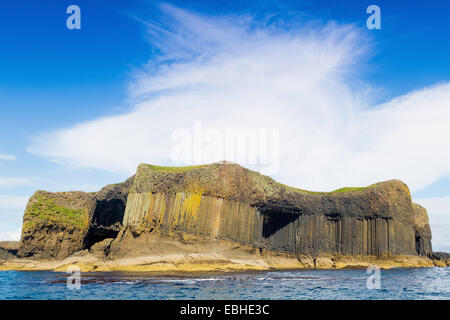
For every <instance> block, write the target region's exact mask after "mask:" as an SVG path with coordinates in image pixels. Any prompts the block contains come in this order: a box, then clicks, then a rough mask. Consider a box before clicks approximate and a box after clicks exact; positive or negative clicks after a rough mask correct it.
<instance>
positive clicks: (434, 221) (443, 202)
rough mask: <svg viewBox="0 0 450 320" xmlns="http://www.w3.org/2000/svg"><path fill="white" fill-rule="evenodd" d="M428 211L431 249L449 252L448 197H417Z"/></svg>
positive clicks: (449, 203)
mask: <svg viewBox="0 0 450 320" xmlns="http://www.w3.org/2000/svg"><path fill="white" fill-rule="evenodd" d="M416 202H417V203H420V204H421V205H423V206H424V207H425V208H427V211H428V217H429V219H430V226H431V230H432V235H433V239H432V242H433V250H434V251H444V252H450V232H449V230H450V197H445V198H429V199H417V200H416Z"/></svg>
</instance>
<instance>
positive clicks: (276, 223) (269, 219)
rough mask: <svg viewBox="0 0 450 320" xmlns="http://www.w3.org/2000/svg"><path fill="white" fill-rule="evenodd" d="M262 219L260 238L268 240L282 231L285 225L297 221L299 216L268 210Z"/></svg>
mask: <svg viewBox="0 0 450 320" xmlns="http://www.w3.org/2000/svg"><path fill="white" fill-rule="evenodd" d="M263 217H264V220H263V228H262V236H263V237H264V238H269V237H270V236H271V235H273V234H275V233H276V232H278V231H279V230H281V229H283V228H284V227H285V226H286V225H288V224H290V223H292V222H294V221H295V220H297V219H298V218H299V217H300V215H298V214H294V213H283V212H279V211H272V210H270V211H265V212H264V213H263Z"/></svg>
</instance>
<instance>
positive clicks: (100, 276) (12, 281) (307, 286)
mask: <svg viewBox="0 0 450 320" xmlns="http://www.w3.org/2000/svg"><path fill="white" fill-rule="evenodd" d="M369 276H370V275H369V274H367V272H366V270H298V271H264V272H251V273H228V274H222V275H217V274H210V275H202V276H191V277H180V276H154V275H148V274H147V275H146V274H132V273H104V272H102V273H101V272H98V273H84V274H83V273H82V274H81V286H80V289H79V290H69V289H68V288H67V277H68V274H66V273H60V272H46V271H45V272H44V271H28V272H27V271H1V272H0V299H2V300H4V299H51V300H61V299H63V300H64V299H70V300H72V299H77V300H79V299H150V300H154V299H208V300H210V299H243V300H245V299H418V300H424V299H450V268H421V269H391V270H381V278H380V279H381V282H380V284H381V288H380V289H372V290H369V289H367V285H366V282H367V278H368V277H369Z"/></svg>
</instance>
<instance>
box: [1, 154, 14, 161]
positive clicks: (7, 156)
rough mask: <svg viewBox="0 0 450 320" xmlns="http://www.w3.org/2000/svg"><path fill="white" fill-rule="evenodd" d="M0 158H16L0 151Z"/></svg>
mask: <svg viewBox="0 0 450 320" xmlns="http://www.w3.org/2000/svg"><path fill="white" fill-rule="evenodd" d="M0 160H16V157H15V156H13V155H9V154H2V153H0Z"/></svg>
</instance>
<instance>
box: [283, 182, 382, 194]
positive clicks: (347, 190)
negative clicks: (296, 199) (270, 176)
mask: <svg viewBox="0 0 450 320" xmlns="http://www.w3.org/2000/svg"><path fill="white" fill-rule="evenodd" d="M283 186H284V187H286V188H288V189H291V190H294V191H300V192H304V193H308V194H330V193H344V192H351V191H362V190H366V189H369V188H372V187H375V186H376V184H371V185H370V186H367V187H344V188H340V189H336V190H333V191H331V192H326V191H309V190H303V189H299V188H295V187H291V186H287V185H285V184H283Z"/></svg>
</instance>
